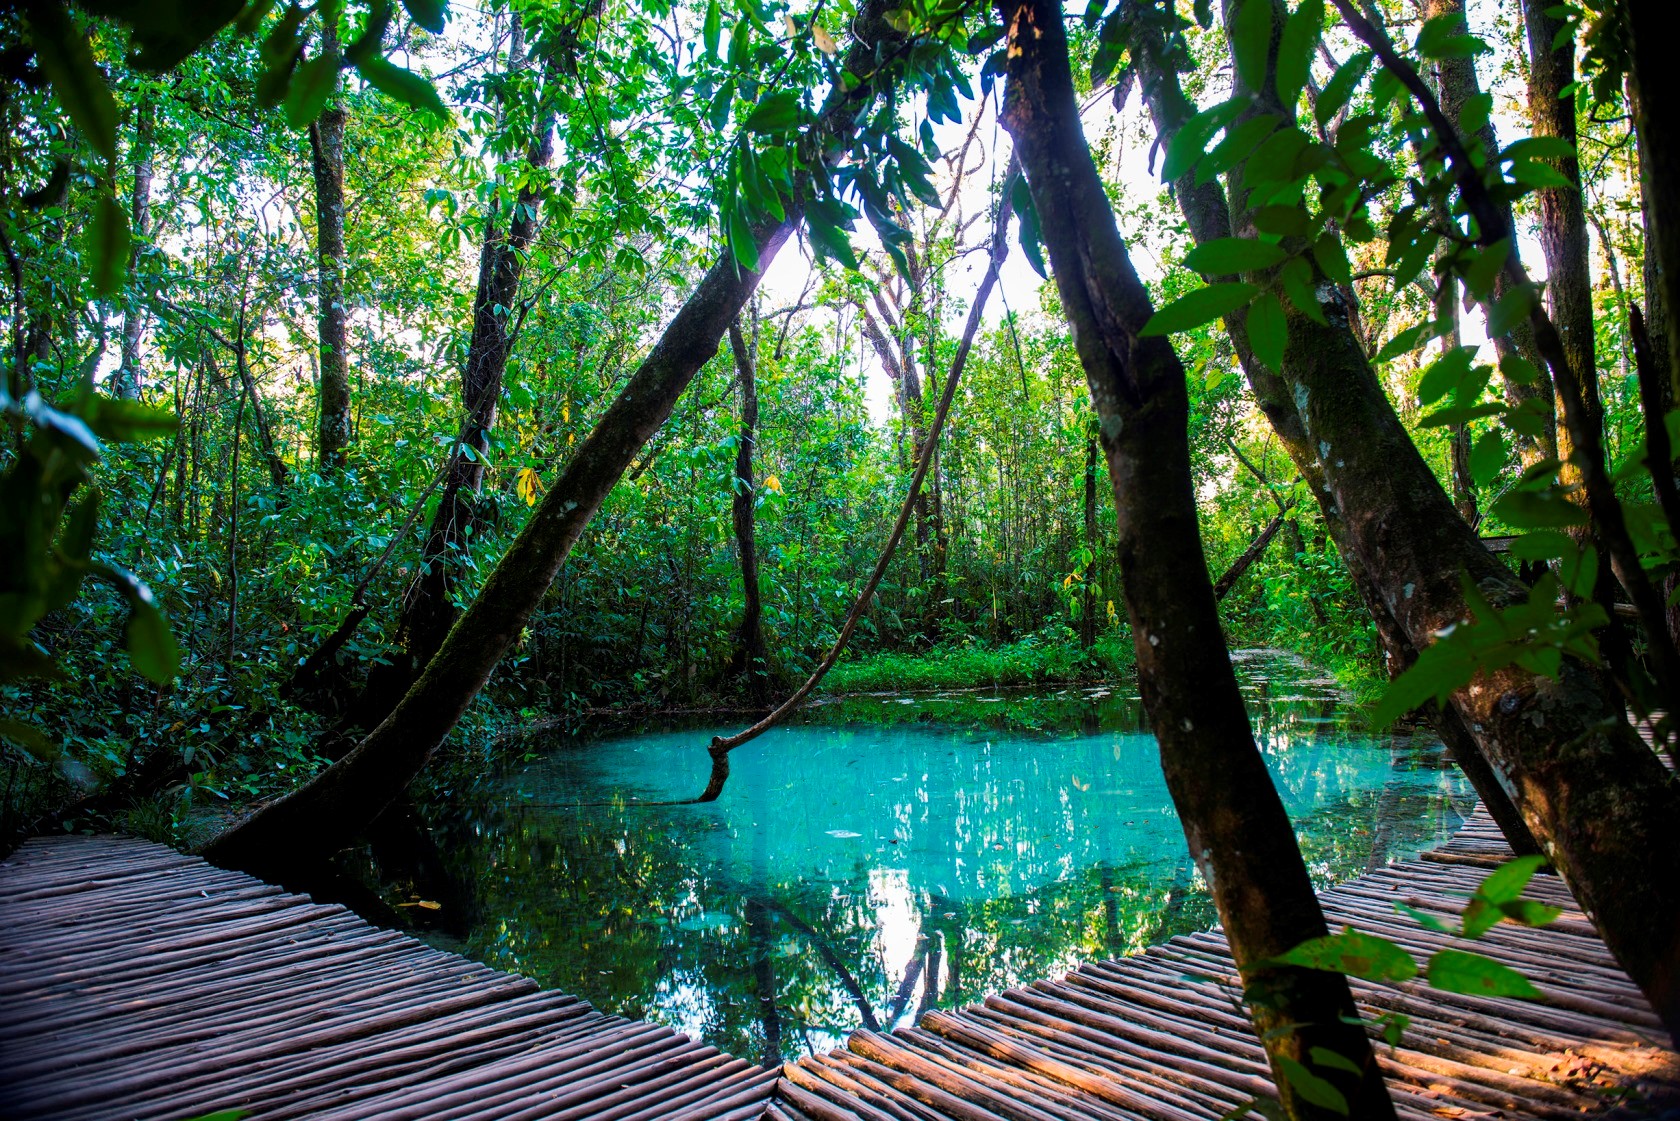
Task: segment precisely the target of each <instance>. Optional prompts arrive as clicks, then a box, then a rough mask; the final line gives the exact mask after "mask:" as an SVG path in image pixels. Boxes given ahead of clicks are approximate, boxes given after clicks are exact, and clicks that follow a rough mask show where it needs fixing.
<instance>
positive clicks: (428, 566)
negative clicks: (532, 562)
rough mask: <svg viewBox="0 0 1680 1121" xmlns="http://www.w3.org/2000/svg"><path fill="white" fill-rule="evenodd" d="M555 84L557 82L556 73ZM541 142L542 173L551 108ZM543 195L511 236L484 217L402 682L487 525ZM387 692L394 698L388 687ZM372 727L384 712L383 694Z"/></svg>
mask: <svg viewBox="0 0 1680 1121" xmlns="http://www.w3.org/2000/svg"><path fill="white" fill-rule="evenodd" d="M550 80H551V81H552V80H556V79H555V78H554V76H553V74H552V72H551V78H550ZM539 112H540V116H539V120H538V123H537V127H536V131H535V133H534V137H535V139H534V141H533V143H532V146H531V149H530V152H529V154H528V157H527V163H528V164H529V166H530V167H531V168H533V169H538V170H540V169H543V168H546V167H548V165H549V164H550V163H551V162H552V161H553V159H554V128H555V124H556V122H557V115H556V113H555V111H554V110H553V109H552V108H544V109H542V110H540V111H539ZM541 206H542V197H541V194H540V193H539V192H538V191H536V190H533V189H532V188H530V187H525V188H522V189H521V190H520V191H519V194H518V197H517V201H516V202H515V204H514V207H513V213H512V214H511V215H510V216H508V221H507V228H506V230H505V232H504V231H503V229H502V227H501V224H500V223H501V220H502V213H501V207H500V206H497V205H492V207H491V210H490V214H489V216H488V217H487V218H486V220H485V233H484V246H483V248H482V250H481V251H480V253H479V259H478V290H477V292H476V294H475V295H474V298H473V327H472V338H471V340H470V342H469V343H468V345H467V360H466V364H465V366H464V367H463V369H462V371H461V404H462V407H463V408H464V410H465V412H466V423H465V425H464V431H463V434H462V437H461V441H460V445H459V446H458V447H457V448H456V450H455V454H454V455H453V456H452V457H451V459H450V462H449V468H448V471H447V473H446V474H445V475H444V481H443V488H442V491H441V493H440V495H439V498H438V506H437V511H436V513H435V514H433V516H432V521H431V525H430V526H429V527H428V528H427V531H426V540H425V543H424V545H423V546H422V550H421V565H420V573H419V576H418V577H417V578H416V580H415V581H414V583H413V584H412V585H411V586H410V587H409V589H408V592H407V595H406V596H405V597H404V601H403V611H402V617H401V620H400V621H399V623H398V627H397V634H398V639H399V641H400V642H401V643H402V646H403V657H404V660H405V661H406V666H403V667H401V668H403V669H406V671H407V672H406V673H405V674H404V675H403V677H402V684H403V685H404V686H405V687H406V685H407V684H408V683H409V682H411V681H412V680H413V678H414V675H416V674H418V673H419V671H420V669H421V667H423V666H424V665H425V664H426V662H427V661H428V660H429V659H430V658H431V656H432V655H433V654H434V653H435V652H436V651H437V649H438V647H439V646H441V645H442V644H443V639H444V636H445V635H447V634H448V633H449V628H450V627H451V626H453V625H454V623H455V619H456V617H457V616H458V615H459V610H458V609H457V608H456V606H455V584H456V582H457V573H458V571H459V569H460V567H461V566H460V562H459V561H458V559H457V555H458V553H459V552H460V551H461V550H465V549H468V548H470V547H471V545H472V542H471V540H470V538H471V535H472V533H473V531H474V530H475V529H476V528H478V526H479V525H480V524H481V522H480V520H479V518H478V516H477V498H478V494H479V491H480V488H481V487H482V486H483V483H484V465H485V456H486V454H487V453H488V452H489V448H490V430H491V429H492V428H494V427H495V424H496V413H497V410H498V407H499V406H500V403H501V396H502V379H503V375H504V374H505V373H506V372H507V362H508V356H509V355H510V354H511V353H512V350H513V330H512V329H513V325H514V322H515V318H516V305H517V304H518V302H519V282H520V277H521V274H522V272H523V271H524V265H525V253H526V251H527V250H529V249H530V247H531V243H532V242H533V241H534V240H535V239H536V236H537V229H538V225H539V223H538V220H537V216H538V214H539V212H540V210H541ZM387 690H388V691H387V694H386V695H390V693H394V690H389V688H388V687H387ZM370 700H371V701H372V702H373V704H374V706H375V707H374V709H373V713H370V714H368V722H370V723H371V722H372V721H371V717H372V716H373V714H375V713H377V715H380V716H382V715H383V712H380V711H379V707H380V706H379V700H380V698H379V697H378V696H375V697H372V698H370Z"/></svg>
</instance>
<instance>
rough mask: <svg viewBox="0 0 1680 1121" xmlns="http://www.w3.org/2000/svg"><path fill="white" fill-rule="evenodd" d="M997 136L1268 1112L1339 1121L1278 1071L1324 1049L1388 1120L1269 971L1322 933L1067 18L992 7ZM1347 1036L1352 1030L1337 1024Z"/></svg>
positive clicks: (1320, 991)
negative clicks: (1000, 42)
mask: <svg viewBox="0 0 1680 1121" xmlns="http://www.w3.org/2000/svg"><path fill="white" fill-rule="evenodd" d="M998 11H999V14H1000V16H1001V22H1002V23H1003V24H1004V26H1005V27H1006V28H1008V29H1009V30H1008V36H1009V39H1008V44H1009V45H1008V54H1009V56H1010V57H1009V62H1008V67H1007V71H1006V73H1007V81H1008V85H1007V90H1006V94H1005V101H1004V110H1003V122H1004V127H1005V128H1007V129H1008V130H1009V133H1010V135H1011V136H1012V137H1014V139H1015V142H1016V144H1017V146H1018V148H1019V151H1020V155H1021V161H1022V164H1023V165H1024V167H1025V169H1026V172H1027V178H1028V183H1029V185H1030V187H1031V190H1032V196H1033V202H1034V204H1035V207H1036V209H1037V211H1038V214H1039V218H1040V222H1041V223H1042V229H1043V236H1044V243H1045V246H1046V248H1048V250H1049V252H1050V259H1051V262H1052V264H1053V266H1054V274H1055V280H1056V287H1057V290H1058V291H1059V292H1060V294H1061V298H1062V306H1063V309H1064V310H1065V312H1066V314H1067V316H1068V320H1069V323H1070V326H1071V327H1072V329H1073V339H1074V346H1075V348H1076V350H1077V351H1078V354H1079V358H1080V362H1081V365H1083V366H1084V368H1085V373H1086V377H1087V380H1088V382H1089V383H1090V388H1091V396H1092V400H1093V402H1094V403H1095V405H1096V409H1097V415H1098V418H1099V425H1100V431H1101V434H1102V445H1103V452H1104V454H1105V455H1106V457H1107V459H1108V468H1109V477H1110V482H1111V483H1112V486H1113V491H1114V501H1115V508H1116V513H1117V519H1116V552H1117V554H1118V556H1119V559H1120V566H1121V581H1122V586H1123V589H1124V598H1125V601H1126V612H1127V616H1128V618H1129V620H1130V623H1131V629H1132V636H1133V645H1134V647H1135V649H1136V652H1137V672H1138V682H1139V688H1140V690H1141V692H1142V695H1143V700H1144V704H1145V706H1146V707H1147V708H1148V710H1149V714H1150V721H1151V724H1152V726H1153V727H1154V729H1155V733H1156V737H1157V739H1158V740H1159V742H1160V748H1161V762H1162V768H1163V770H1164V771H1165V774H1166V779H1167V786H1168V789H1169V791H1170V792H1171V795H1172V799H1173V803H1174V805H1175V806H1176V807H1177V809H1178V813H1179V816H1180V818H1181V819H1182V821H1183V824H1184V830H1185V836H1186V839H1187V841H1188V842H1189V846H1190V852H1191V855H1192V856H1193V857H1194V859H1195V860H1196V862H1197V864H1198V865H1199V866H1200V868H1201V870H1202V873H1203V875H1204V876H1205V877H1206V879H1207V882H1208V884H1209V886H1210V887H1211V889H1212V892H1213V896H1214V900H1215V902H1216V904H1217V905H1218V908H1219V914H1220V918H1221V919H1222V920H1223V921H1224V924H1225V932H1226V936H1227V938H1228V939H1229V941H1230V944H1231V950H1232V953H1233V955H1234V957H1235V958H1236V962H1237V966H1238V969H1239V970H1240V971H1241V973H1242V976H1243V981H1244V985H1245V987H1246V990H1247V992H1246V995H1247V998H1248V1001H1249V1004H1250V1007H1251V1009H1252V1011H1253V1014H1254V1018H1255V1024H1256V1027H1257V1028H1258V1029H1259V1032H1260V1036H1261V1040H1262V1043H1263V1044H1264V1046H1265V1048H1266V1052H1267V1054H1268V1056H1269V1057H1271V1059H1272V1060H1273V1069H1274V1073H1275V1075H1276V1077H1275V1079H1274V1081H1275V1082H1276V1084H1277V1087H1278V1091H1279V1095H1280V1097H1281V1098H1282V1100H1283V1102H1284V1104H1285V1108H1286V1110H1287V1111H1288V1112H1289V1113H1290V1115H1291V1116H1294V1117H1312V1118H1321V1117H1322V1118H1330V1117H1333V1116H1345V1115H1346V1111H1345V1110H1344V1111H1343V1112H1342V1113H1341V1114H1337V1113H1335V1112H1333V1111H1331V1110H1329V1109H1327V1108H1324V1107H1322V1106H1316V1105H1313V1104H1312V1103H1310V1102H1308V1101H1306V1100H1304V1099H1303V1098H1302V1097H1301V1096H1300V1094H1299V1092H1298V1091H1297V1090H1296V1089H1295V1087H1294V1085H1293V1083H1292V1082H1291V1080H1290V1079H1289V1078H1288V1077H1287V1076H1286V1074H1285V1072H1284V1069H1283V1067H1282V1066H1281V1065H1280V1060H1283V1059H1289V1060H1292V1061H1296V1062H1302V1063H1311V1062H1312V1059H1311V1057H1310V1051H1311V1049H1312V1048H1314V1047H1325V1048H1328V1049H1329V1050H1331V1051H1334V1052H1336V1053H1338V1054H1340V1055H1342V1056H1345V1057H1346V1058H1347V1059H1348V1060H1349V1061H1350V1062H1351V1063H1352V1064H1353V1066H1354V1067H1355V1069H1356V1070H1357V1073H1353V1074H1349V1073H1348V1072H1345V1071H1341V1070H1332V1069H1325V1068H1320V1070H1319V1073H1320V1074H1321V1075H1322V1076H1323V1077H1325V1078H1327V1079H1328V1080H1329V1081H1331V1082H1332V1083H1333V1084H1335V1085H1336V1086H1337V1088H1338V1089H1339V1090H1340V1091H1341V1092H1342V1093H1343V1095H1344V1096H1345V1098H1346V1100H1347V1101H1348V1103H1350V1105H1351V1107H1352V1111H1353V1115H1354V1116H1357V1117H1361V1118H1378V1117H1392V1116H1393V1106H1392V1105H1391V1104H1390V1103H1389V1100H1388V1094H1387V1090H1386V1088H1385V1087H1384V1085H1383V1081H1382V1074H1381V1071H1380V1070H1379V1069H1378V1067H1377V1064H1376V1059H1375V1057H1374V1056H1373V1055H1372V1053H1371V1048H1370V1043H1369V1041H1368V1040H1367V1039H1366V1036H1365V1032H1364V1030H1363V1029H1362V1028H1361V1027H1359V1026H1357V1025H1358V1020H1357V1013H1356V1011H1355V1009H1354V1005H1353V997H1352V995H1351V993H1350V992H1349V990H1348V985H1347V980H1346V979H1345V978H1343V977H1341V976H1339V975H1336V974H1330V973H1318V972H1315V971H1311V970H1303V969H1298V968H1293V967H1279V966H1276V965H1273V964H1270V963H1271V962H1272V960H1273V959H1275V958H1277V957H1278V956H1279V955H1281V954H1283V953H1285V952H1286V951H1288V950H1289V949H1291V948H1293V947H1294V946H1296V945H1298V944H1299V943H1301V942H1303V941H1306V940H1308V939H1311V938H1315V937H1320V936H1322V935H1323V934H1324V933H1326V928H1325V923H1324V916H1323V913H1322V912H1321V911H1320V909H1319V906H1318V898H1317V896H1316V895H1315V894H1314V893H1313V888H1312V881H1311V879H1310V878H1309V877H1308V875H1307V869H1306V865H1305V863H1304V862H1303V861H1302V859H1301V854H1300V850H1299V849H1298V848H1297V846H1296V843H1295V834H1294V830H1293V827H1292V826H1291V825H1290V822H1289V817H1288V814H1287V813H1286V812H1285V811H1284V808H1283V803H1282V801H1281V800H1280V799H1279V798H1278V795H1277V791H1276V789H1275V787H1274V786H1273V785H1272V781H1271V776H1270V775H1269V774H1268V772H1267V770H1266V764H1265V760H1264V759H1263V758H1262V757H1261V755H1260V751H1259V749H1258V748H1257V747H1256V746H1255V742H1254V736H1253V732H1252V731H1251V729H1250V727H1249V723H1248V714H1247V711H1246V709H1245V707H1244V705H1243V700H1242V694H1241V692H1240V691H1239V689H1238V687H1237V680H1236V675H1235V673H1234V671H1233V670H1232V668H1231V662H1230V657H1229V654H1228V652H1227V650H1226V648H1225V643H1224V640H1223V636H1222V634H1221V631H1220V625H1219V611H1218V605H1217V603H1216V602H1215V600H1214V596H1213V587H1212V584H1211V583H1210V582H1209V579H1208V574H1207V562H1206V559H1205V557H1204V555H1203V553H1202V545H1201V538H1200V536H1199V534H1198V530H1197V517H1196V500H1195V492H1194V489H1193V484H1192V476H1191V468H1190V451H1189V431H1188V421H1189V397H1188V391H1187V389H1186V386H1185V376H1184V369H1183V367H1182V366H1181V365H1180V363H1179V361H1178V357H1177V355H1175V354H1174V353H1173V350H1172V347H1171V346H1170V345H1169V344H1168V343H1167V341H1166V340H1165V339H1161V338H1140V337H1139V335H1138V332H1139V330H1140V329H1141V328H1142V326H1143V324H1144V323H1145V322H1146V321H1147V320H1148V318H1149V316H1150V315H1151V314H1152V311H1153V309H1152V307H1151V306H1150V301H1149V297H1148V293H1147V291H1146V290H1145V289H1144V287H1143V284H1142V282H1141V281H1140V280H1139V279H1138V277H1137V275H1136V273H1135V272H1134V271H1133V269H1132V265H1131V260H1130V258H1129V255H1128V252H1127V249H1126V246H1125V244H1124V242H1123V241H1122V240H1121V238H1120V235H1119V231H1118V230H1117V229H1116V227H1115V222H1114V215H1113V211H1112V210H1111V209H1110V207H1109V203H1108V197H1107V194H1106V193H1105V191H1104V188H1103V184H1102V181H1101V178H1100V177H1099V176H1098V174H1097V169H1096V166H1095V165H1094V164H1093V163H1092V162H1091V155H1090V149H1089V148H1088V146H1087V145H1086V142H1085V138H1084V136H1083V133H1082V131H1081V129H1080V126H1079V108H1078V102H1077V100H1076V99H1075V96H1074V89H1073V77H1072V73H1071V70H1070V66H1069V61H1068V53H1067V40H1066V33H1065V31H1064V24H1063V17H1062V12H1061V8H1060V5H1059V4H1057V3H1054V2H1053V0H1002V2H1001V3H999V5H998ZM1349 1020H1352V1022H1351V1023H1350V1022H1348V1021H1349Z"/></svg>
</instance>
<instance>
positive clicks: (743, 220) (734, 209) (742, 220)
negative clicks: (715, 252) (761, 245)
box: [729, 199, 758, 272]
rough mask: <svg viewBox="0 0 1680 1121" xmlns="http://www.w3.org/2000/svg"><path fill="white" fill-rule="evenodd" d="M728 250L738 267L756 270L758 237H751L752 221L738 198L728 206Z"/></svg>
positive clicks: (749, 270) (750, 270) (751, 270)
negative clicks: (748, 218)
mask: <svg viewBox="0 0 1680 1121" xmlns="http://www.w3.org/2000/svg"><path fill="white" fill-rule="evenodd" d="M729 252H730V253H731V254H732V255H733V256H734V258H735V264H736V265H738V266H739V267H740V268H742V269H745V270H746V271H748V272H756V271H758V239H757V238H755V237H753V232H752V223H751V222H749V221H748V220H747V212H746V209H745V208H744V207H742V206H741V203H740V200H739V199H736V200H735V205H733V206H731V207H730V208H729Z"/></svg>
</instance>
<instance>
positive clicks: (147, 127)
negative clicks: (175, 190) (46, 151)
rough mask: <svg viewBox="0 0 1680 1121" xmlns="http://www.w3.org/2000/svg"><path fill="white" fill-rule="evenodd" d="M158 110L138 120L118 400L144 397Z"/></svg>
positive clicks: (146, 103) (148, 109)
mask: <svg viewBox="0 0 1680 1121" xmlns="http://www.w3.org/2000/svg"><path fill="white" fill-rule="evenodd" d="M155 113H156V109H155V108H154V107H153V104H152V101H151V99H149V98H147V99H145V100H142V101H141V102H140V106H139V108H138V109H137V110H136V111H135V117H134V192H133V194H132V195H131V196H130V200H129V226H130V228H131V230H132V233H133V240H132V241H131V242H130V243H129V249H128V284H129V290H130V295H129V299H128V305H127V307H126V308H125V309H124V311H123V329H122V365H121V366H120V367H119V368H118V369H117V372H116V375H115V376H114V377H113V379H112V380H113V382H114V383H115V389H116V394H117V396H118V397H123V398H126V399H127V400H130V401H134V400H138V399H139V397H140V381H141V372H140V340H141V337H142V336H143V335H144V333H145V329H146V309H145V308H143V307H141V306H140V302H139V300H138V299H137V298H136V297H135V295H134V294H133V290H134V287H135V284H136V281H137V279H138V277H139V273H140V253H141V251H142V250H143V249H144V248H145V245H146V231H147V229H148V227H149V226H150V225H151V214H152V174H153V165H152V127H153V123H154V119H155Z"/></svg>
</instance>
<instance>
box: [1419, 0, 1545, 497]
mask: <svg viewBox="0 0 1680 1121" xmlns="http://www.w3.org/2000/svg"><path fill="white" fill-rule="evenodd" d="M1423 14H1424V18H1425V19H1436V18H1438V17H1442V16H1446V17H1449V18H1451V19H1453V20H1455V21H1456V22H1457V23H1458V24H1459V26H1460V27H1461V28H1462V29H1463V30H1464V31H1465V32H1466V33H1468V32H1469V30H1470V27H1469V22H1468V21H1467V20H1466V19H1465V14H1464V0H1424V6H1423ZM1434 65H1435V81H1436V88H1437V89H1439V90H1440V96H1441V108H1442V109H1444V110H1445V111H1446V112H1447V113H1448V115H1449V116H1450V117H1451V118H1452V119H1453V120H1455V121H1456V120H1459V119H1460V115H1461V114H1462V113H1463V111H1464V108H1465V106H1466V105H1468V104H1470V102H1471V101H1472V100H1473V99H1474V98H1476V97H1477V96H1479V95H1480V94H1481V92H1482V91H1481V83H1480V82H1479V81H1478V80H1477V78H1476V61H1475V58H1474V56H1472V55H1463V56H1461V57H1455V58H1444V59H1439V60H1437V61H1436V62H1435V64H1434ZM1473 139H1474V140H1477V141H1480V142H1481V145H1482V150H1483V151H1485V152H1487V153H1489V154H1490V155H1492V154H1494V153H1497V152H1498V151H1499V137H1498V135H1497V134H1496V133H1495V132H1494V129H1493V122H1492V120H1491V119H1490V120H1489V121H1488V122H1487V123H1485V124H1483V125H1482V127H1481V128H1480V129H1477V130H1476V132H1475V133H1474V134H1473ZM1503 206H1504V212H1505V220H1506V221H1505V224H1506V226H1507V227H1509V228H1511V229H1515V228H1516V227H1515V226H1514V225H1512V223H1511V206H1510V204H1509V203H1504V204H1503ZM1493 283H1494V287H1493V293H1494V298H1495V299H1499V298H1501V297H1503V296H1504V295H1505V293H1506V292H1508V291H1509V290H1510V284H1509V283H1508V281H1507V280H1506V278H1505V276H1504V275H1503V274H1501V275H1500V276H1498V277H1496V278H1495V279H1494V282H1493ZM1493 347H1494V350H1495V352H1496V353H1498V355H1499V357H1501V358H1504V357H1505V356H1506V355H1507V354H1512V353H1515V354H1517V355H1519V356H1520V357H1522V358H1524V359H1527V361H1528V362H1529V363H1530V364H1531V365H1532V366H1533V367H1534V369H1535V370H1536V371H1538V373H1539V375H1540V376H1539V379H1538V380H1536V381H1533V382H1530V383H1528V384H1527V385H1523V384H1519V383H1517V382H1513V381H1510V380H1508V379H1507V380H1506V381H1505V399H1506V400H1507V401H1509V402H1510V403H1511V404H1512V405H1520V404H1521V403H1522V402H1524V401H1528V400H1535V401H1538V402H1539V403H1540V407H1541V408H1542V410H1543V415H1544V416H1545V431H1544V432H1543V433H1542V434H1541V435H1540V436H1539V437H1537V438H1530V437H1526V436H1522V437H1518V440H1517V449H1518V453H1519V455H1520V456H1521V458H1522V461H1523V463H1524V464H1525V465H1529V466H1532V465H1533V464H1535V463H1538V462H1540V461H1541V460H1543V459H1555V458H1557V456H1558V444H1557V439H1558V437H1557V412H1556V404H1555V402H1554V401H1553V398H1552V386H1551V379H1550V378H1549V377H1547V375H1546V360H1545V359H1544V358H1543V357H1542V356H1541V354H1540V347H1539V345H1538V344H1537V343H1536V342H1535V341H1534V329H1533V328H1532V327H1530V326H1529V325H1528V323H1527V322H1526V321H1524V322H1521V323H1518V324H1516V325H1515V326H1513V327H1512V329H1511V332H1510V334H1509V335H1503V336H1500V337H1499V338H1497V339H1494V340H1493Z"/></svg>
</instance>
